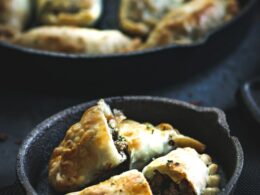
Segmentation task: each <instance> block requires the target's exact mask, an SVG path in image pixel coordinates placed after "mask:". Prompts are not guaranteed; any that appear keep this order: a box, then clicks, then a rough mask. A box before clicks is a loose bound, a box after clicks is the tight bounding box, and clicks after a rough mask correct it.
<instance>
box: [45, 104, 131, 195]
mask: <svg viewBox="0 0 260 195" xmlns="http://www.w3.org/2000/svg"><path fill="white" fill-rule="evenodd" d="M111 120H116V118H115V117H114V116H113V114H112V113H111V111H110V109H109V107H108V106H107V105H105V103H104V102H103V101H101V102H99V104H98V105H97V106H94V107H91V108H89V109H88V110H87V111H86V112H85V113H84V115H83V116H82V118H81V120H80V122H78V123H76V124H74V125H72V126H71V127H70V129H69V130H68V131H67V133H66V136H65V138H64V139H63V141H62V142H61V143H60V145H59V146H58V147H57V148H55V149H54V151H53V154H52V156H51V159H50V162H49V181H50V183H51V184H52V186H53V187H54V188H55V189H56V190H57V191H61V192H68V191H72V190H77V189H79V188H80V187H83V186H84V185H86V184H89V183H90V182H93V181H94V180H95V179H97V178H98V177H100V176H102V175H104V174H106V171H109V170H111V169H113V168H114V167H116V166H118V165H120V164H121V163H122V162H124V161H125V160H126V156H125V155H124V154H122V153H119V152H118V151H117V149H116V147H115V145H114V141H113V138H112V135H111V131H112V130H111V128H110V127H109V125H108V121H111Z"/></svg>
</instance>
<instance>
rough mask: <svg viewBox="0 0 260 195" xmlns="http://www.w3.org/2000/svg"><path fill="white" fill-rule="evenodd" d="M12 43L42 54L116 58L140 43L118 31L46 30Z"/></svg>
mask: <svg viewBox="0 0 260 195" xmlns="http://www.w3.org/2000/svg"><path fill="white" fill-rule="evenodd" d="M13 43H14V44H17V45H21V46H24V47H29V48H34V49H39V50H45V51H53V52H62V53H71V54H113V53H120V52H126V51H130V50H135V48H136V47H138V45H139V43H140V41H139V40H138V39H131V38H129V37H128V36H126V35H124V34H123V33H121V32H120V31H117V30H103V31H100V30H95V29H87V28H77V27H68V26H67V27H65V26H63V27H57V26H43V27H38V28H33V29H31V30H29V31H27V32H25V33H22V34H20V35H19V36H17V37H16V38H15V39H14V40H13Z"/></svg>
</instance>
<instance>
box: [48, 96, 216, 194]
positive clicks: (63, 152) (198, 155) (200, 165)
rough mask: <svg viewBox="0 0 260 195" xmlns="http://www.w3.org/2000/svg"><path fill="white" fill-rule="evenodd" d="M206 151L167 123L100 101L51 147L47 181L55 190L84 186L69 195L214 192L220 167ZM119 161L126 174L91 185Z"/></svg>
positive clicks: (110, 172)
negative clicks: (132, 116) (129, 115)
mask: <svg viewBox="0 0 260 195" xmlns="http://www.w3.org/2000/svg"><path fill="white" fill-rule="evenodd" d="M204 150H205V145H204V144H202V143H201V142H200V141H198V140H196V139H193V138H191V137H188V136H185V135H182V134H181V133H180V132H179V131H178V130H176V129H174V128H173V127H172V126H171V125H170V124H167V123H162V124H159V125H157V126H153V125H152V124H150V123H139V122H136V121H133V120H129V119H127V118H126V117H125V116H124V114H123V113H122V112H121V111H119V110H114V111H111V109H110V107H109V106H108V105H107V104H106V103H105V102H104V101H103V100H100V101H99V102H98V104H97V105H95V106H93V107H91V108H89V109H88V110H86V112H85V113H84V114H83V116H82V118H81V120H80V121H79V122H78V123H76V124H74V125H72V126H71V127H70V128H69V130H68V131H67V133H66V135H65V137H64V139H63V140H62V142H61V143H60V145H59V146H58V147H57V148H55V149H54V151H53V154H52V156H51V159H50V163H49V182H50V184H51V185H52V186H53V187H54V189H56V190H57V191H59V192H72V191H76V190H79V189H81V188H84V187H87V188H85V189H84V190H82V191H79V192H74V193H71V195H72V194H81V195H84V194H107V195H109V194H111V195H112V194H122V195H123V194H126V195H128V194H129V195H130V194H140V195H141V194H152V193H153V194H163V195H168V194H180V195H185V194H196V195H199V194H205V195H206V194H217V193H218V192H219V191H220V190H219V183H220V176H219V175H218V166H217V165H216V164H215V163H213V162H212V160H211V157H210V156H208V155H206V154H203V152H204ZM122 165H124V168H123V170H125V171H126V172H123V173H122V174H120V175H116V176H113V177H111V178H110V179H108V180H106V181H103V182H101V183H98V184H96V185H93V184H94V183H97V182H98V181H100V180H102V179H103V178H107V177H109V176H112V175H113V174H114V173H115V171H116V170H118V168H119V167H122ZM120 170H121V169H120ZM127 170H128V171H127ZM139 171H140V172H139Z"/></svg>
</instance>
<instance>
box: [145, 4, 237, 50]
mask: <svg viewBox="0 0 260 195" xmlns="http://www.w3.org/2000/svg"><path fill="white" fill-rule="evenodd" d="M238 10H239V6H238V3H237V1H236V0H192V1H190V2H188V3H186V4H185V5H183V6H181V7H179V8H176V9H172V10H171V11H170V12H169V13H168V14H167V15H166V16H165V17H164V18H163V19H162V20H161V21H160V22H159V23H158V24H157V26H156V28H155V29H154V30H153V31H152V32H151V34H150V35H149V37H148V39H147V41H146V43H145V44H144V48H153V47H158V46H165V45H170V44H192V43H194V42H197V41H199V40H202V39H203V38H205V37H206V36H207V34H208V33H210V32H211V31H212V30H215V29H217V28H218V27H220V26H221V25H223V24H224V23H226V22H227V21H229V20H230V19H232V18H233V17H234V16H235V15H236V14H237V12H238Z"/></svg>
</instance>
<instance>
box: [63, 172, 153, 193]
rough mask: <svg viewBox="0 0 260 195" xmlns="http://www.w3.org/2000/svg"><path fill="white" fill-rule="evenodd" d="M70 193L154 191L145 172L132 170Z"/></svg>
mask: <svg viewBox="0 0 260 195" xmlns="http://www.w3.org/2000/svg"><path fill="white" fill-rule="evenodd" d="M68 195H152V192H151V189H150V186H149V184H148V183H147V181H146V179H145V177H144V176H143V174H142V173H140V172H138V171H137V170H131V171H127V172H125V173H122V174H121V175H118V176H114V177H112V178H110V179H109V180H107V181H104V182H101V183H99V184H97V185H94V186H91V187H88V188H86V189H84V190H82V191H80V192H74V193H70V194H68Z"/></svg>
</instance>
